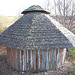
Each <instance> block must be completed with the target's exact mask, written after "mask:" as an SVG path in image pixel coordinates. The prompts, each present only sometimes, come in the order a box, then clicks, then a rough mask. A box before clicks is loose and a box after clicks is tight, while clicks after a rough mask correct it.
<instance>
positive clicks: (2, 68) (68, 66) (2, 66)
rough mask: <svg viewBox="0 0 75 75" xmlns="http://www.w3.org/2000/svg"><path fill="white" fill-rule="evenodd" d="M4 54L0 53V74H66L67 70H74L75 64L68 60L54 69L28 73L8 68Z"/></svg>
mask: <svg viewBox="0 0 75 75" xmlns="http://www.w3.org/2000/svg"><path fill="white" fill-rule="evenodd" d="M6 62H7V61H6V54H2V55H0V75H68V73H69V72H74V71H75V66H74V65H72V63H70V62H69V61H67V60H66V61H65V64H64V67H61V68H59V69H57V70H54V71H47V72H39V73H30V72H25V73H22V72H17V71H14V70H12V69H11V68H9V67H8V66H7V64H6Z"/></svg>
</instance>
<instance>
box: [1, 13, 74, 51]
mask: <svg viewBox="0 0 75 75" xmlns="http://www.w3.org/2000/svg"><path fill="white" fill-rule="evenodd" d="M0 45H1V46H5V47H10V48H16V49H19V50H39V49H40V50H48V49H56V48H72V47H75V35H74V34H73V33H72V32H70V31H69V30H68V29H66V28H65V27H63V26H62V25H61V24H59V23H58V22H57V21H55V20H54V19H52V18H51V17H50V16H49V15H47V14H45V13H42V12H41V13H34V14H33V13H31V14H25V15H23V16H22V17H21V18H20V19H19V20H18V21H16V22H15V23H14V24H12V25H11V26H10V27H9V28H8V29H7V30H5V31H4V32H3V33H1V34H0Z"/></svg>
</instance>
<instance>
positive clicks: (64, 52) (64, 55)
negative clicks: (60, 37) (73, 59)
mask: <svg viewBox="0 0 75 75" xmlns="http://www.w3.org/2000/svg"><path fill="white" fill-rule="evenodd" d="M65 57H66V48H64V50H63V58H62V64H63V63H64V61H65Z"/></svg>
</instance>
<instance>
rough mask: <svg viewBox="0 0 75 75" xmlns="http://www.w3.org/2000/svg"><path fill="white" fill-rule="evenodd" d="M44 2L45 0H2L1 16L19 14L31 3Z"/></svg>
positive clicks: (0, 0)
mask: <svg viewBox="0 0 75 75" xmlns="http://www.w3.org/2000/svg"><path fill="white" fill-rule="evenodd" d="M44 4H45V0H0V16H18V15H20V13H21V12H22V11H23V10H25V9H26V8H28V7H29V6H31V5H40V6H41V7H44Z"/></svg>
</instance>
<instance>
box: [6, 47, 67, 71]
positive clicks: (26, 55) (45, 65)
mask: <svg viewBox="0 0 75 75" xmlns="http://www.w3.org/2000/svg"><path fill="white" fill-rule="evenodd" d="M65 55H66V49H55V50H37V51H35V50H26V51H22V50H16V49H12V48H8V49H7V64H8V65H9V66H11V67H12V68H14V69H18V70H22V71H34V70H48V69H56V68H58V67H60V66H61V65H62V64H63V63H64V60H65Z"/></svg>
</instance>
